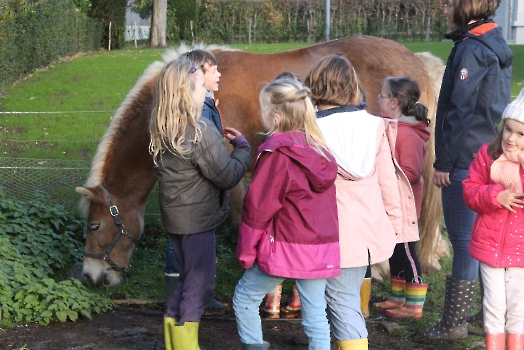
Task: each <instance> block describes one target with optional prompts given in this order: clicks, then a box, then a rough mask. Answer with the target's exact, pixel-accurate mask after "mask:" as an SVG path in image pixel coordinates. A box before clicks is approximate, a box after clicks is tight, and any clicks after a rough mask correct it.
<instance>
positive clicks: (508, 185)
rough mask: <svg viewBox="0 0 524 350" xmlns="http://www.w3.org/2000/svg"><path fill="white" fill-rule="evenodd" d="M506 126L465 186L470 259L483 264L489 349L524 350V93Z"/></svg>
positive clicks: (478, 160)
mask: <svg viewBox="0 0 524 350" xmlns="http://www.w3.org/2000/svg"><path fill="white" fill-rule="evenodd" d="M502 119H503V126H502V130H501V131H500V132H499V134H498V135H497V137H496V138H495V140H494V141H493V142H491V143H490V144H485V145H483V146H482V147H481V148H480V150H479V152H478V153H477V155H476V157H475V159H474V160H473V163H471V166H470V168H469V172H468V177H467V178H466V180H464V181H463V182H462V186H463V188H464V201H465V203H466V204H467V205H468V207H470V208H471V209H472V210H474V211H475V212H477V218H476V220H475V223H474V225H473V232H472V235H471V242H470V245H469V253H470V254H471V256H472V257H473V258H475V259H477V260H479V261H480V271H481V273H480V275H481V278H482V282H483V284H484V299H483V305H482V306H483V308H484V330H485V331H486V349H487V350H494V349H504V348H505V341H506V333H508V349H509V350H513V349H515V350H516V349H524V334H523V333H524V290H523V288H522V281H523V280H524V257H523V250H524V234H523V232H524V209H523V207H524V200H523V199H522V198H523V197H524V190H523V183H524V170H523V167H524V89H523V90H521V92H520V94H519V96H518V97H517V99H516V100H515V101H513V102H512V103H510V104H509V105H508V106H507V107H506V109H505V110H504V113H503V114H502Z"/></svg>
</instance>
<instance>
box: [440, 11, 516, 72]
mask: <svg viewBox="0 0 524 350" xmlns="http://www.w3.org/2000/svg"><path fill="white" fill-rule="evenodd" d="M446 38H448V39H452V40H454V41H455V42H457V41H463V40H478V41H480V42H481V43H482V44H484V45H486V46H487V47H489V48H490V49H491V50H492V51H493V52H494V53H495V54H496V55H497V57H498V59H499V62H500V66H501V67H502V68H506V67H509V66H511V63H512V62H513V52H511V50H510V49H509V47H508V45H507V44H506V41H505V40H504V38H503V37H502V30H501V29H500V27H499V26H498V25H497V24H496V23H494V22H493V21H492V20H482V21H477V22H475V23H472V24H470V25H467V26H464V27H462V28H459V29H456V30H455V31H453V32H451V33H449V34H447V35H446Z"/></svg>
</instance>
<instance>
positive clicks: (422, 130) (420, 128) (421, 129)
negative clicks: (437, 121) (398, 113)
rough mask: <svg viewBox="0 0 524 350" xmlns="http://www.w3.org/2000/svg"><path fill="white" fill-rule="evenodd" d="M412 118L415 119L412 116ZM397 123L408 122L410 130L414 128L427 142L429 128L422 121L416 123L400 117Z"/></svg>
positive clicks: (429, 133)
mask: <svg viewBox="0 0 524 350" xmlns="http://www.w3.org/2000/svg"><path fill="white" fill-rule="evenodd" d="M413 119H415V118H414V117H413ZM398 123H399V125H400V124H408V125H409V126H410V127H411V128H412V130H414V131H415V132H416V133H417V135H418V136H419V137H420V138H421V139H422V140H424V142H428V140H429V137H430V135H431V131H430V130H429V127H428V126H427V125H426V123H424V122H423V121H417V122H416V123H412V122H407V121H406V120H403V119H402V117H401V118H400V119H399V120H398Z"/></svg>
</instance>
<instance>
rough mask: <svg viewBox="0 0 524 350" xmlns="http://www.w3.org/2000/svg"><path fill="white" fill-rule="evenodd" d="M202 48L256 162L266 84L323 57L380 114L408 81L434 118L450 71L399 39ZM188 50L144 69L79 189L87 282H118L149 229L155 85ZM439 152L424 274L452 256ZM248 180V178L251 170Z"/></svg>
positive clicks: (427, 213) (424, 217) (225, 113)
mask: <svg viewBox="0 0 524 350" xmlns="http://www.w3.org/2000/svg"><path fill="white" fill-rule="evenodd" d="M202 48H205V49H208V50H211V51H212V52H213V53H214V54H215V56H216V58H217V62H218V66H219V70H220V72H221V73H222V77H221V83H220V89H219V91H218V92H217V93H216V94H215V97H216V99H217V101H218V108H219V109H220V111H221V115H222V118H223V124H224V125H225V126H232V127H234V128H236V129H238V130H239V131H240V132H242V133H243V134H244V135H245V137H246V138H247V140H248V141H249V143H250V144H251V146H252V156H253V157H252V159H254V156H255V153H256V149H257V145H258V144H260V142H261V141H262V136H260V134H259V131H261V130H262V126H261V124H260V120H259V114H258V109H259V103H258V94H259V92H260V90H261V89H262V87H263V86H264V84H265V83H266V82H269V81H272V80H273V79H274V78H275V77H276V76H277V75H278V74H280V73H281V72H283V71H292V72H295V73H297V74H298V75H300V76H301V78H302V79H304V78H305V76H306V74H307V72H308V71H309V69H310V68H311V67H312V66H313V64H314V63H316V62H317V61H318V60H319V59H320V58H322V57H323V56H325V55H327V54H330V53H336V54H340V55H342V56H344V57H346V58H347V59H348V60H349V61H350V62H351V63H352V64H353V66H354V68H355V70H356V72H357V74H358V76H359V77H360V80H361V84H362V88H363V90H364V92H365V94H366V96H367V97H368V98H367V106H368V107H367V108H368V110H369V111H370V112H371V113H372V114H375V115H378V113H379V109H378V101H377V98H375V96H377V95H378V93H379V92H380V91H381V87H382V83H383V81H384V79H385V77H387V76H408V77H410V78H412V79H414V80H416V81H417V82H418V84H419V85H420V88H421V91H422V95H421V98H420V102H421V103H423V104H424V105H426V106H427V107H428V110H429V113H430V114H429V115H430V116H431V117H434V115H435V110H436V102H437V98H438V92H439V90H440V81H441V78H442V74H443V70H444V66H443V64H442V61H441V60H440V59H438V58H436V57H435V56H433V55H431V54H428V53H424V54H413V53H412V52H411V51H409V50H408V49H407V48H406V47H404V46H403V45H401V44H399V43H397V42H395V41H392V40H387V39H382V38H378V37H371V36H351V37H346V38H343V39H336V40H331V41H327V42H324V43H320V44H316V45H312V46H309V47H304V48H300V49H295V50H290V51H286V52H281V53H272V54H257V53H249V52H244V51H240V50H233V49H229V48H227V47H215V46H206V47H202ZM186 50H187V49H186V48H185V47H181V48H179V50H168V51H167V52H166V53H165V54H164V55H163V62H154V63H152V64H151V65H150V66H149V67H148V68H147V69H146V70H145V71H144V73H143V75H142V76H141V77H140V78H139V80H138V81H137V83H136V84H135V86H134V87H133V88H132V90H131V91H130V92H129V93H128V94H127V96H126V97H125V99H124V101H123V103H122V104H121V105H120V107H119V108H118V109H117V111H116V112H115V115H114V117H113V119H112V121H111V123H110V125H109V128H108V130H107V131H106V133H105V135H104V136H103V138H102V140H101V142H100V144H99V146H98V149H97V152H96V154H95V157H94V158H93V162H92V166H91V171H90V174H89V177H88V179H87V181H86V183H85V184H84V186H83V187H77V188H76V191H77V192H78V193H80V194H81V195H82V198H81V200H80V208H81V211H82V212H83V213H84V215H85V216H87V221H88V226H87V233H86V242H85V252H84V259H83V273H84V275H85V277H86V281H88V282H89V283H90V284H92V285H94V286H102V285H104V286H111V285H117V284H118V283H120V281H121V278H122V272H123V271H125V270H127V269H128V268H129V264H130V260H131V257H132V254H133V251H134V248H135V247H136V243H137V242H138V240H139V239H140V236H141V234H142V232H143V229H144V221H143V217H144V208H145V205H146V201H147V198H148V195H149V193H150V192H151V190H152V188H153V186H154V184H155V183H156V174H155V168H154V163H153V159H152V157H151V155H150V154H149V152H148V145H149V117H150V113H151V105H152V100H153V95H152V94H153V86H154V83H155V81H156V78H157V76H158V74H159V72H160V70H161V69H162V67H163V65H164V64H165V63H166V62H169V61H170V60H172V59H176V58H177V57H178V55H179V54H180V53H182V52H184V51H186ZM433 153H434V141H433V140H431V142H430V143H429V147H428V154H429V156H428V159H427V162H426V166H425V169H424V179H425V183H426V184H425V188H424V191H425V199H424V203H423V206H422V212H421V220H420V233H421V242H420V244H419V251H421V252H422V253H423V254H421V256H420V261H421V265H422V266H423V269H424V270H425V271H426V272H428V271H435V270H438V269H440V266H439V265H438V259H439V258H441V257H444V256H446V255H448V254H449V248H447V245H446V244H445V241H443V240H442V238H441V237H440V230H439V228H440V220H441V204H440V203H441V202H440V192H438V189H437V188H436V187H435V186H433V185H432V183H431V182H432V181H431V179H432V171H433V170H432V163H433V160H434V154H433ZM246 176H250V169H249V170H248V173H247V174H246ZM241 184H242V182H241ZM244 193H245V189H244V188H243V186H242V185H240V186H237V188H235V190H234V191H232V192H231V194H230V198H231V206H232V208H233V209H232V215H231V216H230V218H231V225H232V230H236V229H237V228H238V226H239V223H240V213H241V206H242V197H243V194H244ZM386 265H387V264H386ZM386 269H388V267H386ZM386 274H387V271H380V270H379V272H378V273H375V274H374V277H377V278H378V279H381V276H385V275H386Z"/></svg>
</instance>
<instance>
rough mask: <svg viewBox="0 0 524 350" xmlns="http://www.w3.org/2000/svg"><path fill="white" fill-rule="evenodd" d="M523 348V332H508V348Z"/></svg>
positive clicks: (513, 349)
mask: <svg viewBox="0 0 524 350" xmlns="http://www.w3.org/2000/svg"><path fill="white" fill-rule="evenodd" d="M522 349H524V334H521V333H508V350H522Z"/></svg>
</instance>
